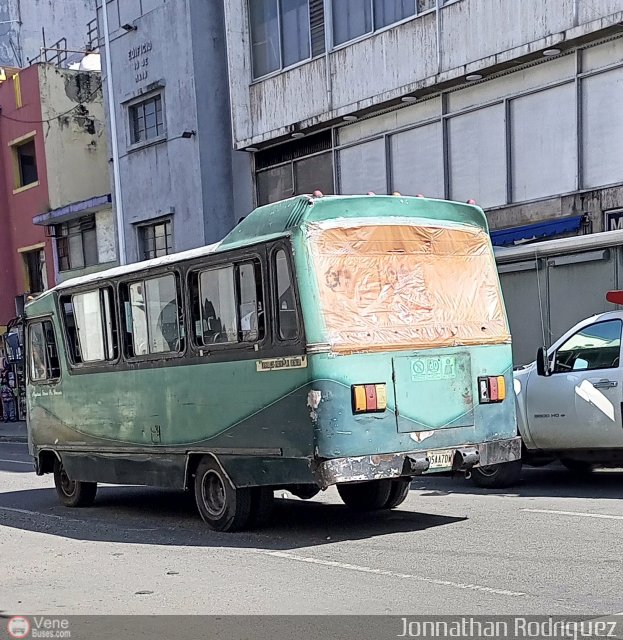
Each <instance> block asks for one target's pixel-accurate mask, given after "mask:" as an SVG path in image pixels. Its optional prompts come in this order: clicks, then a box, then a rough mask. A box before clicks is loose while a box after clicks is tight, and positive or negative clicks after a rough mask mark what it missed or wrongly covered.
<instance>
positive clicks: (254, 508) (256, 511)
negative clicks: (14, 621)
mask: <svg viewBox="0 0 623 640" xmlns="http://www.w3.org/2000/svg"><path fill="white" fill-rule="evenodd" d="M274 506H275V492H274V490H273V488H272V487H253V488H252V489H251V515H250V517H249V526H250V527H263V526H264V525H265V524H267V523H268V521H269V520H270V516H271V515H272V513H273V507H274Z"/></svg>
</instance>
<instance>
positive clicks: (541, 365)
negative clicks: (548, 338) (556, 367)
mask: <svg viewBox="0 0 623 640" xmlns="http://www.w3.org/2000/svg"><path fill="white" fill-rule="evenodd" d="M536 372H537V373H538V375H540V376H550V375H552V372H551V370H550V368H549V359H548V357H547V350H546V349H545V347H539V349H538V351H537V352H536Z"/></svg>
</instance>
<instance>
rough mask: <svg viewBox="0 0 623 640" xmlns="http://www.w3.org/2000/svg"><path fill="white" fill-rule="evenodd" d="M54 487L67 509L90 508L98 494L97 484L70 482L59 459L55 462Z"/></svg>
mask: <svg viewBox="0 0 623 640" xmlns="http://www.w3.org/2000/svg"><path fill="white" fill-rule="evenodd" d="M54 485H55V486H56V493H57V494H58V499H59V500H60V502H61V504H62V505H64V506H66V507H90V506H91V505H92V504H93V502H94V500H95V494H96V493H97V482H80V481H79V480H70V479H69V476H68V475H67V472H66V471H65V467H63V463H62V462H61V461H60V460H58V459H56V460H55V461H54Z"/></svg>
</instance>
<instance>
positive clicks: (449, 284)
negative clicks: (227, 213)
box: [308, 224, 510, 352]
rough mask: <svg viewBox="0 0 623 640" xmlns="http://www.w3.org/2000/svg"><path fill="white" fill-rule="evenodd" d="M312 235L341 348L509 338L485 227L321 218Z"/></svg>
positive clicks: (332, 331) (326, 313)
mask: <svg viewBox="0 0 623 640" xmlns="http://www.w3.org/2000/svg"><path fill="white" fill-rule="evenodd" d="M308 240H309V243H310V251H311V255H312V259H313V262H314V267H315V271H316V276H317V279H318V287H319V292H320V305H321V311H322V317H323V319H324V324H325V330H326V335H325V338H326V340H327V341H328V342H329V343H330V344H331V346H332V347H333V349H334V350H335V351H341V352H348V351H361V350H366V351H369V350H377V351H381V350H385V349H392V348H393V349H396V348H413V349H430V348H435V347H447V346H456V345H480V344H496V343H504V342H509V341H510V335H509V331H508V324H507V321H506V314H505V311H504V306H503V303H502V297H501V293H500V286H499V280H498V275H497V270H496V266H495V260H494V257H493V252H492V249H491V244H490V241H489V237H488V235H487V233H486V232H485V231H484V230H483V229H480V228H477V227H468V226H460V227H445V226H412V225H407V224H385V225H363V224H362V225H360V226H343V227H323V226H322V225H320V224H319V225H310V227H309V228H308Z"/></svg>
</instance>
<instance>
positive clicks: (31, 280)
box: [22, 249, 47, 293]
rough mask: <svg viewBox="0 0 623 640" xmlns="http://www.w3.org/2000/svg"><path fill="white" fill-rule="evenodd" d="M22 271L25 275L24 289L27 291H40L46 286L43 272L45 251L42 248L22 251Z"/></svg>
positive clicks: (45, 277)
mask: <svg viewBox="0 0 623 640" xmlns="http://www.w3.org/2000/svg"><path fill="white" fill-rule="evenodd" d="M22 258H23V260H24V271H25V275H26V289H27V290H28V292H29V293H41V292H42V291H45V290H46V288H47V276H46V272H45V252H44V251H43V249H37V250H35V251H24V252H23V253H22Z"/></svg>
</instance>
